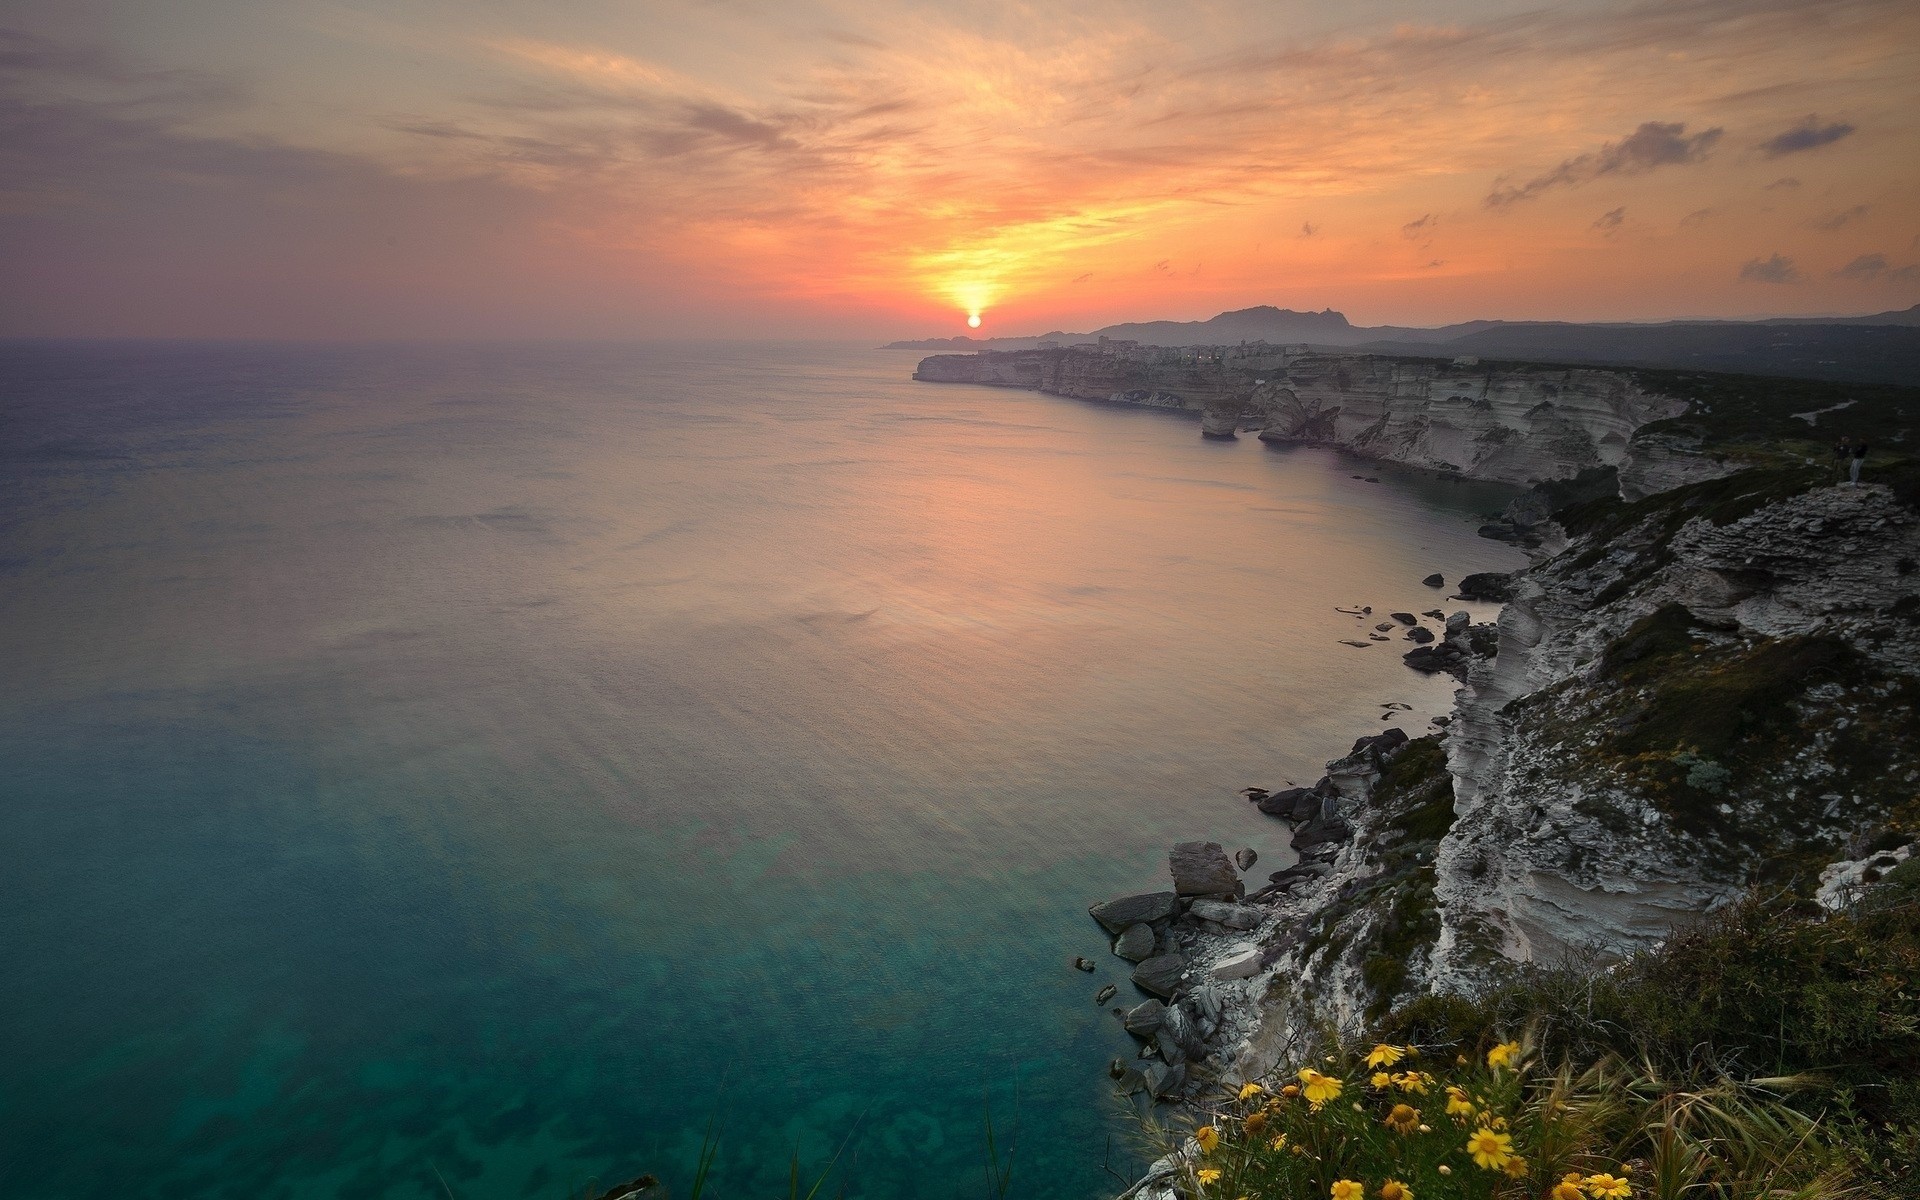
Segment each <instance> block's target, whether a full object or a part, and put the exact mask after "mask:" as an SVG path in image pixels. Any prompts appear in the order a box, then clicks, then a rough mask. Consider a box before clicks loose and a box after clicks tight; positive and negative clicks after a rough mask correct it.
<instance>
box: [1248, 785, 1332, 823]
mask: <svg viewBox="0 0 1920 1200" xmlns="http://www.w3.org/2000/svg"><path fill="white" fill-rule="evenodd" d="M1312 802H1313V789H1311V788H1288V789H1286V790H1285V791H1281V792H1275V793H1273V794H1272V795H1270V796H1262V797H1260V799H1259V800H1257V801H1255V802H1254V803H1255V804H1256V805H1258V806H1259V809H1260V811H1261V812H1263V813H1265V814H1267V815H1268V816H1270V817H1279V818H1280V819H1281V820H1283V821H1298V820H1301V819H1302V818H1300V817H1297V816H1295V815H1294V813H1296V812H1297V811H1299V810H1300V809H1301V808H1302V807H1303V806H1304V805H1306V804H1310V803H1312ZM1315 807H1316V808H1317V807H1318V806H1317V805H1315Z"/></svg>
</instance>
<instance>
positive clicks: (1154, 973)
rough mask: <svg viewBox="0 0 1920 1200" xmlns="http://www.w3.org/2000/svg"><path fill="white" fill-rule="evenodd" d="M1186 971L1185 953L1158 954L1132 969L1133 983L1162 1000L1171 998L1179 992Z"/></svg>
mask: <svg viewBox="0 0 1920 1200" xmlns="http://www.w3.org/2000/svg"><path fill="white" fill-rule="evenodd" d="M1186 973H1187V956H1186V955H1184V954H1160V955H1156V956H1154V957H1153V958H1149V959H1148V960H1146V961H1145V962H1143V963H1141V964H1140V965H1139V966H1137V967H1135V968H1134V969H1133V985H1134V986H1135V987H1137V988H1139V989H1140V990H1141V991H1143V992H1147V993H1149V994H1151V995H1155V996H1158V997H1160V998H1161V999H1162V1000H1171V999H1173V997H1175V996H1176V995H1178V994H1179V992H1180V985H1181V984H1182V983H1183V982H1185V979H1186Z"/></svg>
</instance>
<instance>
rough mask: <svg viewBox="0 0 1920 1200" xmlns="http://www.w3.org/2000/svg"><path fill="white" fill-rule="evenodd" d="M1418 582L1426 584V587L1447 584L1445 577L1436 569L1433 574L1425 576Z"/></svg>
mask: <svg viewBox="0 0 1920 1200" xmlns="http://www.w3.org/2000/svg"><path fill="white" fill-rule="evenodd" d="M1420 582H1421V583H1424V584H1426V585H1427V586H1428V587H1445V586H1447V580H1446V577H1445V576H1443V575H1441V574H1440V573H1439V572H1438V571H1435V572H1434V573H1433V574H1431V575H1429V576H1427V577H1426V578H1425V579H1422V580H1421V581H1420Z"/></svg>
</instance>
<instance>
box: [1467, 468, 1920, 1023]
mask: <svg viewBox="0 0 1920 1200" xmlns="http://www.w3.org/2000/svg"><path fill="white" fill-rule="evenodd" d="M1728 482H1729V483H1733V482H1736V481H1728ZM1753 486H1754V487H1756V488H1758V487H1760V486H1761V484H1760V483H1759V482H1756V483H1755V484H1754V485H1753ZM1694 490H1695V491H1698V492H1704V491H1705V489H1694ZM1713 499H1714V497H1712V496H1711V495H1710V494H1702V495H1697V496H1693V497H1690V496H1689V495H1688V493H1687V492H1686V491H1682V492H1680V493H1676V494H1674V495H1673V496H1671V497H1661V498H1660V501H1661V502H1660V503H1655V504H1650V505H1648V506H1646V507H1647V509H1648V511H1647V512H1646V513H1645V514H1644V515H1643V516H1641V518H1640V519H1639V520H1633V519H1631V516H1629V517H1628V518H1627V519H1624V520H1623V521H1621V522H1619V523H1618V525H1617V526H1616V527H1615V528H1613V529H1609V530H1608V531H1607V534H1608V535H1609V536H1606V537H1605V538H1604V540H1603V539H1602V538H1601V537H1598V536H1596V537H1594V538H1592V539H1590V540H1588V541H1584V542H1579V543H1576V544H1575V546H1574V547H1573V548H1572V549H1570V550H1569V551H1568V552H1566V553H1563V554H1561V555H1560V556H1558V557H1557V558H1555V559H1553V560H1551V561H1549V562H1547V563H1545V564H1542V565H1541V566H1539V567H1536V568H1535V569H1534V570H1532V571H1531V572H1528V573H1526V574H1525V575H1522V576H1520V577H1519V580H1518V582H1517V589H1516V592H1515V594H1514V598H1513V601H1512V602H1511V603H1510V604H1509V605H1508V606H1507V608H1506V609H1505V610H1504V612H1503V613H1502V615H1501V618H1500V622H1499V653H1498V655H1497V656H1496V657H1494V658H1492V659H1490V660H1484V661H1482V662H1479V663H1477V664H1476V665H1475V666H1474V668H1473V670H1472V672H1471V674H1470V676H1469V681H1468V687H1467V689H1466V690H1465V691H1464V692H1463V693H1462V696H1461V699H1460V701H1459V704H1458V708H1457V714H1456V720H1455V722H1454V724H1453V727H1452V729H1451V730H1450V731H1449V765H1450V768H1451V770H1452V774H1453V781H1454V789H1455V796H1456V806H1457V812H1458V820H1457V822H1456V825H1455V832H1454V833H1453V834H1452V835H1451V836H1449V837H1448V838H1447V839H1446V841H1445V842H1444V843H1443V844H1442V845H1441V846H1440V849H1439V854H1438V858H1437V863H1436V866H1437V875H1438V878H1437V881H1436V887H1435V894H1436V896H1437V898H1438V900H1439V903H1440V906H1441V909H1442V911H1443V912H1444V913H1445V918H1446V919H1445V921H1444V923H1443V932H1442V935H1441V937H1440V938H1439V939H1438V941H1437V943H1436V947H1435V949H1436V956H1435V968H1436V976H1437V978H1438V979H1439V980H1440V981H1441V982H1444V983H1451V984H1459V985H1463V986H1464V985H1466V984H1469V983H1470V982H1471V981H1472V979H1473V978H1474V977H1475V975H1476V973H1477V971H1478V969H1479V967H1480V966H1481V965H1483V964H1484V963H1485V962H1486V961H1489V960H1490V958H1491V957H1493V956H1499V957H1505V958H1520V959H1539V958H1552V957H1555V956H1558V955H1564V954H1568V953H1573V952H1575V951H1578V950H1582V949H1583V948H1590V947H1593V946H1601V947H1606V948H1610V949H1613V950H1620V951H1624V950H1631V949H1635V948H1638V947H1643V946H1647V945H1651V944H1653V943H1655V942H1657V941H1659V940H1661V939H1662V938H1664V937H1665V936H1666V934H1667V933H1668V931H1669V930H1670V929H1671V928H1672V926H1673V924H1674V922H1675V920H1676V919H1678V918H1682V917H1684V916H1686V915H1688V914H1694V913H1698V912H1701V911H1704V910H1708V909H1711V908H1712V907H1714V906H1716V905H1718V904H1721V903H1724V902H1725V901H1727V900H1728V899H1731V898H1732V897H1734V896H1737V895H1739V894H1741V893H1742V892H1744V891H1745V890H1746V889H1747V888H1748V887H1749V886H1751V885H1752V884H1753V883H1754V882H1756V881H1757V880H1759V879H1763V878H1769V877H1772V878H1775V879H1777V880H1781V881H1784V879H1785V878H1786V877H1787V876H1788V875H1789V874H1791V873H1792V872H1794V871H1796V870H1798V871H1801V872H1805V871H1806V870H1807V869H1808V868H1810V867H1817V866H1818V865H1820V864H1823V863H1825V862H1829V861H1832V860H1833V859H1835V858H1837V857H1840V856H1841V855H1842V854H1843V852H1844V851H1846V850H1847V849H1848V843H1849V840H1850V839H1852V838H1854V837H1855V836H1857V835H1858V834H1860V833H1861V831H1872V830H1876V829H1877V828H1879V827H1880V826H1881V825H1882V824H1884V822H1885V820H1886V818H1887V816H1888V814H1889V812H1891V811H1892V810H1893V809H1895V808H1896V807H1898V806H1899V805H1900V804H1901V803H1902V802H1903V801H1904V800H1905V799H1906V798H1908V797H1911V796H1912V795H1913V794H1914V792H1915V781H1916V780H1920V754H1917V753H1916V751H1917V750H1920V747H1916V745H1915V739H1914V738H1913V736H1912V731H1913V730H1914V729H1915V728H1917V727H1920V724H1917V723H1916V722H1920V714H1916V713H1915V711H1914V707H1913V706H1914V699H1915V696H1916V694H1917V693H1920V572H1916V571H1915V568H1914V564H1915V562H1916V561H1920V514H1916V513H1915V512H1913V511H1912V510H1911V509H1909V508H1907V507H1905V506H1904V505H1902V504H1900V503H1899V502H1898V501H1897V500H1896V499H1895V497H1894V495H1893V493H1892V491H1891V490H1889V489H1887V488H1884V487H1863V488H1858V489H1855V488H1847V487H1823V488H1818V489H1815V490H1813V491H1810V492H1806V493H1803V494H1800V495H1794V496H1790V497H1787V498H1782V499H1778V500H1773V501H1771V502H1764V503H1761V504H1760V506H1759V507H1757V508H1756V509H1755V511H1752V512H1750V513H1747V514H1746V515H1743V516H1738V517H1733V516H1731V515H1730V513H1729V511H1728V510H1727V508H1726V507H1725V501H1724V500H1722V501H1720V505H1721V510H1720V511H1719V512H1711V511H1705V510H1708V509H1710V508H1711V507H1712V504H1711V503H1710V502H1711V501H1712V500H1713ZM1734 499H1735V501H1736V502H1737V501H1738V500H1739V499H1740V498H1739V497H1738V496H1737V495H1736V496H1735V497H1734ZM1690 500H1693V501H1697V502H1698V507H1699V508H1700V509H1702V510H1703V513H1702V515H1699V516H1692V517H1689V516H1688V515H1687V514H1688V510H1689V501H1690ZM1738 507H1739V505H1738V503H1736V504H1735V505H1734V509H1735V510H1736V511H1737V508H1738ZM1676 526H1677V527H1676Z"/></svg>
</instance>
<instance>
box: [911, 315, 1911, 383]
mask: <svg viewBox="0 0 1920 1200" xmlns="http://www.w3.org/2000/svg"><path fill="white" fill-rule="evenodd" d="M1102 337H1106V338H1112V339H1116V340H1129V341H1137V342H1142V343H1145V344H1147V345H1153V346H1218V345H1234V344H1236V343H1239V342H1256V341H1265V342H1272V343H1274V344H1276V345H1296V344H1299V345H1311V346H1319V347H1332V348H1344V349H1354V350H1360V351H1364V352H1366V353H1372V354H1402V355H1413V356H1420V357H1429V358H1432V357H1457V356H1460V355H1469V354H1470V355H1475V356H1478V357H1482V358H1504V359H1526V360H1531V361H1536V362H1540V361H1544V362H1584V363H1606V364H1616V365H1631V366H1644V367H1677V368H1683V369H1684V368H1690V367H1691V368H1698V369H1701V370H1713V371H1734V372H1751V373H1755V374H1762V375H1791V376H1796V377H1801V378H1807V379H1832V380H1845V381H1856V382H1862V383H1904V384H1917V383H1920V304H1916V305H1914V306H1913V307H1912V308H1906V309H1898V310H1894V311H1889V312H1883V313H1871V314H1868V315H1866V316H1859V317H1773V318H1768V319H1764V320H1758V321H1659V322H1649V323H1645V324H1632V323H1625V322H1613V323H1596V324H1575V323H1572V322H1565V321H1466V322H1463V323H1461V324H1458V325H1443V326H1439V327H1437V328H1431V329H1421V328H1414V327H1407V326H1397V325H1376V326H1372V327H1368V326H1360V325H1354V324H1352V323H1350V322H1349V321H1348V320H1347V318H1346V316H1345V315H1344V314H1341V313H1338V312H1335V311H1333V310H1332V309H1325V310H1323V311H1321V312H1317V313H1316V312H1295V311H1294V310H1292V309H1289V308H1275V307H1273V306H1272V305H1266V304H1263V305H1260V306H1258V307H1255V308H1243V309H1238V310H1236V311H1233V312H1223V313H1221V314H1220V315H1218V316H1216V317H1211V318H1209V319H1208V320H1205V321H1131V322H1127V323H1124V324H1120V325H1109V326H1107V327H1106V328H1104V329H1096V330H1094V331H1093V332H1092V333H1061V332H1057V331H1056V332H1054V333H1048V334H1042V335H1040V336H1038V337H1023V338H969V337H957V338H929V339H926V340H923V341H910V342H894V343H892V344H891V345H890V346H888V347H887V349H890V350H891V349H898V350H948V351H963V352H964V351H969V350H1030V349H1033V348H1034V347H1036V346H1038V345H1040V344H1041V343H1043V342H1058V343H1059V344H1060V345H1062V346H1070V345H1073V344H1075V343H1078V342H1093V341H1097V340H1099V339H1100V338H1102Z"/></svg>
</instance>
